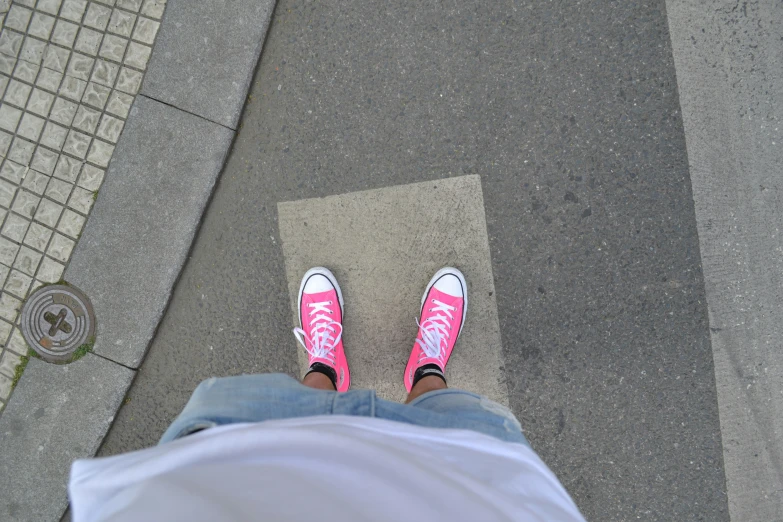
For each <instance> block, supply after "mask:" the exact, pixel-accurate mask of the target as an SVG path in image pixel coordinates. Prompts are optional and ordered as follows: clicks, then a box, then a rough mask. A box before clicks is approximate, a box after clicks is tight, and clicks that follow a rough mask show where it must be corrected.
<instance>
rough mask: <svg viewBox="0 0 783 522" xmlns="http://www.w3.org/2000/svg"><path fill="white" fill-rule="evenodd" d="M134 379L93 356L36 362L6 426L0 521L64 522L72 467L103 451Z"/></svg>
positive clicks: (0, 450) (0, 442)
mask: <svg viewBox="0 0 783 522" xmlns="http://www.w3.org/2000/svg"><path fill="white" fill-rule="evenodd" d="M133 375H134V372H133V371H132V370H129V369H127V368H123V367H122V366H120V365H118V364H114V363H113V362H110V361H107V360H105V359H103V358H101V357H98V356H96V355H92V354H87V355H86V356H84V357H83V358H82V359H80V360H78V361H76V362H74V363H71V364H68V365H60V366H58V365H54V364H49V363H45V362H43V361H41V360H38V359H30V362H29V364H28V365H27V369H26V370H25V378H24V379H22V380H21V381H20V383H19V386H18V387H17V389H16V391H15V392H14V400H13V401H11V402H10V403H9V405H8V406H7V407H6V409H5V412H3V417H2V421H1V422H0V429H1V430H2V431H1V432H0V519H2V520H4V521H7V522H16V521H19V522H21V521H29V522H41V521H51V522H54V521H57V520H60V516H61V515H62V514H63V511H64V510H65V508H66V506H67V503H68V502H67V494H66V485H67V483H68V474H69V472H70V466H71V462H72V461H73V460H74V459H77V458H83V457H90V456H92V455H94V454H95V452H96V451H97V450H98V446H99V444H100V443H101V441H102V440H103V437H104V435H105V434H106V430H107V429H108V428H109V425H110V424H111V422H112V420H113V419H114V414H115V412H116V411H117V409H118V408H119V407H120V403H121V402H122V399H123V397H124V396H125V391H126V390H127V389H128V386H130V383H131V380H132V379H133Z"/></svg>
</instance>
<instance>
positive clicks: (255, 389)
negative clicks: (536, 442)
mask: <svg viewBox="0 0 783 522" xmlns="http://www.w3.org/2000/svg"><path fill="white" fill-rule="evenodd" d="M314 415H357V416H363V417H377V418H380V419H386V420H391V421H396V422H406V423H408V424H415V425H417V426H426V427H429V428H452V429H463V430H473V431H477V432H479V433H484V434H487V435H490V436H492V437H496V438H498V439H501V440H504V441H506V442H516V443H520V444H527V445H529V444H528V442H527V439H525V436H524V435H522V427H521V426H520V424H519V421H518V420H517V419H516V417H514V414H513V413H511V410H509V409H508V408H506V407H505V406H502V405H500V404H498V403H496V402H494V401H491V400H489V399H487V398H486V397H482V396H480V395H476V394H475V393H470V392H466V391H462V390H452V389H445V390H436V391H431V392H428V393H425V394H423V395H420V396H419V397H417V398H416V399H415V400H413V401H412V402H411V403H410V404H400V403H397V402H391V401H386V400H383V399H379V398H377V397H376V396H375V391H373V390H351V391H348V392H345V393H337V392H334V391H325V390H316V389H314V388H310V387H308V386H305V385H304V384H302V383H300V382H299V381H296V380H294V379H292V378H291V377H289V376H288V375H283V374H279V373H275V374H264V375H240V376H237V377H224V378H221V379H217V378H212V379H207V380H206V381H204V382H202V383H201V384H199V385H198V387H197V388H196V390H195V391H194V392H193V395H192V396H191V397H190V400H189V401H188V403H187V405H185V409H184V410H182V413H180V415H179V417H177V419H176V420H175V421H174V422H173V423H172V424H171V426H169V429H168V430H166V433H164V434H163V437H162V438H161V440H160V443H161V444H163V443H164V442H170V441H172V440H175V439H178V438H180V437H184V436H185V435H189V434H191V433H194V432H197V431H200V430H203V429H206V428H211V427H214V426H223V425H225V424H234V423H239V422H262V421H265V420H273V419H290V418H293V417H310V416H314Z"/></svg>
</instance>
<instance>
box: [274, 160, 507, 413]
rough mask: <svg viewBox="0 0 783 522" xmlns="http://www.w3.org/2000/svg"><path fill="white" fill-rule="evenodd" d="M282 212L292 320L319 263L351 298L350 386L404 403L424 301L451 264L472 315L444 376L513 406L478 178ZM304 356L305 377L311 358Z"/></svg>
mask: <svg viewBox="0 0 783 522" xmlns="http://www.w3.org/2000/svg"><path fill="white" fill-rule="evenodd" d="M277 208H278V215H279V220H280V221H279V222H280V239H281V240H282V242H283V252H284V254H285V267H286V274H287V276H288V288H289V296H290V300H291V310H292V314H293V315H292V317H293V323H294V324H296V325H298V324H299V311H298V309H297V300H298V293H299V283H300V281H301V279H302V276H303V275H304V273H305V272H306V271H307V270H308V269H310V268H312V267H313V266H326V267H328V268H329V269H330V270H332V272H333V273H334V274H335V276H336V277H337V280H338V282H339V284H340V288H341V290H342V293H343V297H344V299H345V316H344V317H345V320H344V326H345V330H344V334H343V345H344V346H345V351H346V356H347V357H348V365H349V368H350V369H351V386H352V387H354V388H369V389H374V390H376V391H377V392H378V395H379V396H380V397H382V398H384V399H388V400H395V401H398V402H404V401H405V398H406V397H407V392H406V391H405V386H404V384H403V379H402V377H403V373H404V370H405V365H406V364H407V362H408V356H409V355H410V352H411V348H412V347H413V343H414V339H415V338H416V333H417V326H416V321H415V320H416V319H417V318H418V316H419V310H420V308H421V295H422V292H423V291H424V289H425V288H426V285H427V283H428V282H429V280H430V278H431V277H432V276H433V274H435V272H437V271H438V270H439V269H440V268H442V267H443V266H447V265H449V266H455V267H457V268H459V269H460V270H461V271H462V273H463V274H464V275H465V279H466V282H467V283H468V289H467V290H468V314H467V318H466V320H465V326H464V328H463V330H462V333H461V335H460V338H459V341H458V342H457V345H456V347H455V349H454V352H453V355H452V356H451V359H449V365H448V367H447V368H446V379H447V381H448V383H449V385H450V386H453V387H456V388H461V389H464V390H468V391H472V392H474V393H480V394H482V395H485V396H487V397H489V398H490V399H493V400H495V401H497V402H500V403H502V404H504V405H508V390H507V387H506V383H505V380H504V376H503V374H502V373H501V368H502V366H503V355H502V346H501V342H500V327H499V326H498V317H497V313H498V312H497V306H496V305H495V287H494V284H493V281H492V261H491V260H490V257H489V243H488V240H487V225H486V221H485V219H484V200H483V197H482V194H481V179H480V177H479V176H475V175H473V176H461V177H457V178H450V179H445V180H441V181H429V182H425V183H415V184H411V185H403V186H398V187H387V188H383V189H376V190H369V191H363V192H352V193H349V194H342V195H339V196H329V197H326V198H319V199H307V200H302V201H293V202H286V203H280V204H279V205H278V207H277ZM349 237H350V238H351V240H350V241H345V240H335V238H349ZM425 306H426V305H425ZM305 329H306V327H305ZM298 354H299V370H300V374H301V375H304V373H305V372H306V371H307V368H308V364H307V355H306V353H305V351H304V350H299V351H298Z"/></svg>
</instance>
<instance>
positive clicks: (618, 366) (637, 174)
mask: <svg viewBox="0 0 783 522" xmlns="http://www.w3.org/2000/svg"><path fill="white" fill-rule="evenodd" d="M664 7H665V6H664V3H663V1H654V2H649V3H644V4H642V3H637V2H614V3H600V4H596V3H585V2H576V1H565V0H559V1H553V2H547V3H544V4H541V3H523V2H517V1H515V2H510V3H503V4H498V3H478V2H473V3H470V2H469V3H466V2H464V1H463V2H456V1H448V2H434V1H424V2H417V3H416V4H415V6H414V5H412V4H410V5H409V4H406V3H395V2H380V1H369V2H365V3H361V4H350V5H346V4H339V5H337V4H331V3H325V2H319V3H309V4H305V3H299V2H296V1H293V0H281V1H280V2H279V4H278V6H277V8H276V10H275V17H274V20H273V22H272V24H271V26H270V32H269V35H268V38H267V42H266V44H265V50H264V54H263V56H262V59H261V63H260V65H259V69H258V72H257V74H256V77H255V79H254V81H253V86H252V89H251V92H250V96H249V97H248V104H247V106H246V108H245V112H244V115H243V120H242V128H241V130H240V132H239V134H238V136H237V139H236V142H235V144H234V147H233V151H232V154H231V156H230V157H229V160H228V164H227V167H226V170H225V172H224V175H223V176H222V178H221V181H220V184H219V186H218V189H217V191H216V193H215V196H214V198H213V200H212V203H211V205H210V208H209V209H208V211H207V214H206V216H205V220H204V223H203V226H202V228H201V230H200V234H199V237H198V239H197V241H196V244H195V246H194V250H193V253H192V257H191V260H190V262H189V263H188V265H187V267H186V269H185V271H184V272H183V276H182V278H181V279H180V283H179V284H178V286H177V289H176V292H175V294H174V297H173V299H172V303H171V306H170V308H169V311H168V313H167V314H166V317H165V319H164V320H163V322H162V324H161V327H160V330H159V333H158V335H157V337H156V339H155V341H154V342H153V345H152V347H151V349H150V352H149V354H148V356H147V359H146V360H145V362H144V364H143V366H142V371H141V372H140V375H139V377H138V379H137V380H136V381H135V383H134V386H133V387H132V389H131V392H130V397H131V401H130V403H129V404H128V405H126V406H124V407H123V409H122V410H121V411H120V414H119V415H118V420H117V423H116V424H115V426H114V427H113V428H112V431H111V433H110V435H109V439H108V441H107V443H106V445H105V446H104V448H103V450H102V451H103V452H104V453H116V452H118V451H123V450H127V449H133V448H136V447H140V446H143V445H147V444H154V443H155V441H156V439H157V438H158V437H159V436H160V434H161V433H162V432H163V430H164V429H165V427H166V426H167V424H168V423H169V422H171V419H173V418H174V416H176V414H177V413H178V412H179V410H180V409H181V408H182V406H183V405H184V403H185V401H186V400H187V397H188V396H189V394H190V392H191V391H192V390H193V388H194V387H195V386H196V385H197V384H198V382H199V381H200V380H201V379H204V378H207V377H211V376H212V375H232V374H238V373H245V372H247V373H250V372H258V371H275V370H278V371H279V370H283V371H286V372H288V373H290V374H292V375H293V374H296V373H298V364H297V352H296V350H297V345H296V342H295V340H294V339H293V336H292V335H291V332H290V328H291V323H292V321H291V308H290V299H289V292H288V284H289V283H288V279H287V277H286V271H285V262H284V256H283V252H282V249H281V246H280V238H279V236H278V232H277V231H278V222H277V217H278V216H277V213H276V209H277V204H278V203H279V202H285V201H296V200H301V199H307V198H316V197H324V196H330V195H336V194H345V193H349V192H354V191H359V190H366V189H375V188H383V187H388V186H399V185H404V184H407V183H412V182H419V181H431V180H437V179H441V178H450V177H455V176H461V175H464V174H478V175H480V176H481V181H482V188H483V193H484V208H485V211H486V220H487V232H488V239H489V245H490V252H491V259H492V265H493V274H494V283H495V289H496V297H497V308H498V317H499V323H500V328H501V336H502V341H503V359H504V362H505V364H504V368H505V374H506V378H507V382H508V385H509V394H510V405H511V407H512V409H513V410H514V411H515V413H516V414H517V415H518V416H519V417H520V419H521V420H522V423H523V425H524V426H525V428H526V434H527V435H528V436H529V438H530V440H531V443H532V444H533V447H534V448H535V449H536V450H537V451H538V452H539V453H540V455H541V456H542V457H543V458H544V460H545V461H546V462H547V463H548V464H549V465H550V467H552V469H553V470H554V471H555V472H556V473H557V474H558V476H559V477H560V478H561V480H562V481H563V483H564V484H565V486H566V487H567V488H568V489H569V491H570V492H571V493H572V494H573V496H574V498H575V500H576V502H577V504H578V505H579V507H580V508H581V509H582V510H583V512H584V514H585V515H586V516H587V518H588V519H589V520H591V519H595V520H608V521H624V520H631V519H633V520H636V519H651V520H654V519H657V520H690V519H696V520H698V519H700V518H701V519H703V520H711V521H713V520H715V521H722V520H727V519H728V508H727V503H726V497H725V493H724V491H725V480H724V475H723V462H722V450H721V439H720V431H719V421H718V409H717V399H716V391H715V381H714V369H713V363H712V351H711V347H710V342H709V331H708V322H707V310H706V301H705V294H704V286H703V279H702V273H701V268H700V259H699V245H698V239H697V230H696V221H695V216H694V209H693V200H692V194H691V191H690V180H689V178H688V168H687V167H688V166H687V157H686V153H685V140H684V134H683V127H682V120H681V119H680V115H679V106H678V102H677V95H676V77H675V70H674V64H673V60H672V56H671V45H670V41H669V34H668V28H667V21H666V13H665V8H664ZM342 240H343V241H347V240H349V238H343V239H342ZM379 240H380V239H379Z"/></svg>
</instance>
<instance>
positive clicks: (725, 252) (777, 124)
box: [667, 1, 783, 522]
mask: <svg viewBox="0 0 783 522" xmlns="http://www.w3.org/2000/svg"><path fill="white" fill-rule="evenodd" d="M667 7H668V15H669V25H670V27H671V30H672V42H673V46H674V58H675V62H676V64H677V77H678V80H679V92H680V104H681V105H682V113H683V119H684V122H685V131H686V138H687V143H688V158H689V160H690V164H691V168H690V171H691V181H692V184H693V197H694V200H695V204H696V217H697V221H698V224H699V237H700V240H701V254H702V262H703V265H704V278H705V285H706V289H707V302H708V304H709V310H710V327H711V332H712V349H713V353H714V357H715V374H716V375H715V378H716V383H717V389H718V404H719V406H720V419H721V434H722V436H723V453H724V457H723V458H724V462H725V466H726V486H727V490H728V498H729V511H730V513H731V519H732V520H734V521H737V522H739V521H742V522H755V521H759V522H761V521H768V520H783V415H781V408H780V405H781V400H782V399H783V308H781V302H783V257H782V256H781V252H783V238H782V237H781V234H780V232H781V230H782V229H783V206H781V204H782V203H783V200H781V196H780V194H781V191H782V190H783V182H781V172H783V148H781V144H783V129H781V120H782V119H783V107H781V104H780V102H781V100H783V83H782V82H781V78H783V4H781V3H780V2H747V3H746V2H743V4H742V5H741V6H740V5H739V4H737V6H734V5H730V4H715V3H703V2H696V1H677V2H667Z"/></svg>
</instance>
